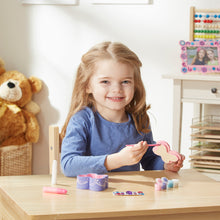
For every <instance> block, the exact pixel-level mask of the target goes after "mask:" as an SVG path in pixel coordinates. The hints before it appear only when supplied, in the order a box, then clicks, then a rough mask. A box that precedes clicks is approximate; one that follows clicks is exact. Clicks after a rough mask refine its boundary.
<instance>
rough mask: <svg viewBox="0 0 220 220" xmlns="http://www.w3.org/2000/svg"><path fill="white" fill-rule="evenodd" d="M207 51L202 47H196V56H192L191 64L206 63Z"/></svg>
mask: <svg viewBox="0 0 220 220" xmlns="http://www.w3.org/2000/svg"><path fill="white" fill-rule="evenodd" d="M206 64H207V53H206V50H205V49H204V48H198V49H197V52H196V56H195V57H194V58H193V60H192V63H191V65H206Z"/></svg>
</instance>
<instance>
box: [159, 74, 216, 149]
mask: <svg viewBox="0 0 220 220" xmlns="http://www.w3.org/2000/svg"><path fill="white" fill-rule="evenodd" d="M163 78H165V79H173V143H172V145H173V147H174V149H175V150H176V151H178V152H180V150H181V129H182V111H183V102H192V103H194V115H196V116H197V117H198V115H199V117H201V116H202V105H203V104H216V105H220V75H218V74H215V75H214V74H213V75H189V74H176V75H163Z"/></svg>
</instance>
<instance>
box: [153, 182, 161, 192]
mask: <svg viewBox="0 0 220 220" xmlns="http://www.w3.org/2000/svg"><path fill="white" fill-rule="evenodd" d="M154 188H155V190H156V191H161V185H160V184H158V183H155V184H154Z"/></svg>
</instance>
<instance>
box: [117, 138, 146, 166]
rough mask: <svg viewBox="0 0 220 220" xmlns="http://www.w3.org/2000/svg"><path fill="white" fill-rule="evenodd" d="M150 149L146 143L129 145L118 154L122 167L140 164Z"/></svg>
mask: <svg viewBox="0 0 220 220" xmlns="http://www.w3.org/2000/svg"><path fill="white" fill-rule="evenodd" d="M147 149H148V144H147V142H146V141H140V142H139V143H137V144H134V145H128V146H126V147H125V148H123V149H122V150H121V151H120V152H118V156H119V157H120V162H121V163H122V166H128V165H134V164H137V163H139V162H140V160H141V159H142V157H143V155H144V154H145V153H146V151H147Z"/></svg>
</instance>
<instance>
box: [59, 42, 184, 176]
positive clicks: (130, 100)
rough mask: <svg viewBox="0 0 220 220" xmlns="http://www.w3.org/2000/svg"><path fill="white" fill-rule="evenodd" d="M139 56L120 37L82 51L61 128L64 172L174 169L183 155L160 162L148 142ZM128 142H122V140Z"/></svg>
mask: <svg viewBox="0 0 220 220" xmlns="http://www.w3.org/2000/svg"><path fill="white" fill-rule="evenodd" d="M141 65H142V64H141V61H140V60H139V59H138V57H137V55H136V54H135V53H134V52H132V51H131V50H130V49H129V48H127V47H126V46H125V45H123V44H121V43H111V42H104V43H101V44H98V45H96V46H94V47H93V48H91V49H90V50H89V51H88V52H87V53H86V54H84V55H83V56H82V59H81V63H80V65H79V67H78V71H77V76H76V80H75V85H74V89H73V93H72V103H71V106H70V110H69V113H68V116H67V119H66V122H65V124H64V126H63V128H62V132H61V137H62V138H63V141H62V148H61V167H62V171H63V173H64V174H65V175H66V176H77V175H80V174H87V173H98V174H101V173H106V172H108V171H138V170H140V164H141V165H142V167H143V169H144V170H162V169H167V170H170V171H178V170H179V169H180V168H181V167H182V163H183V160H184V156H183V155H181V159H180V160H179V161H177V162H175V163H168V164H164V162H163V161H162V160H161V158H160V157H159V156H157V155H155V154H154V153H153V151H152V147H149V146H148V144H152V143H155V142H154V140H153V136H152V132H151V129H150V122H149V116H148V114H147V110H148V109H149V108H150V106H147V105H146V101H145V98H146V95H145V89H144V85H143V82H142V79H141V74H140V67H141ZM131 144H132V145H133V146H126V145H131Z"/></svg>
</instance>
